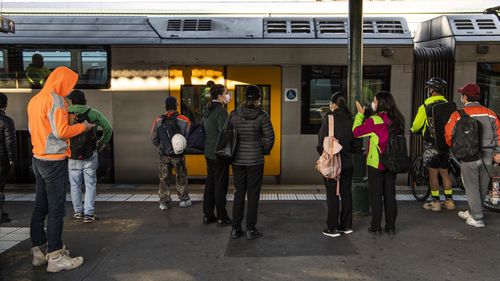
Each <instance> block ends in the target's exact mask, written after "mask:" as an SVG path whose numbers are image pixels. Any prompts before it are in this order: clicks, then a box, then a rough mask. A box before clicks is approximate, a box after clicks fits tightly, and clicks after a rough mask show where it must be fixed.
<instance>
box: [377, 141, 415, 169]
mask: <svg viewBox="0 0 500 281" xmlns="http://www.w3.org/2000/svg"><path fill="white" fill-rule="evenodd" d="M380 162H381V163H382V165H384V167H385V168H386V169H387V170H389V171H390V172H393V173H397V174H398V173H407V172H409V171H410V167H411V161H410V157H408V149H407V148H406V138H405V136H404V135H398V134H391V133H390V134H389V140H388V142H387V148H386V150H385V151H384V153H383V154H381V155H380Z"/></svg>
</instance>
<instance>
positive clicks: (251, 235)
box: [247, 228, 263, 240]
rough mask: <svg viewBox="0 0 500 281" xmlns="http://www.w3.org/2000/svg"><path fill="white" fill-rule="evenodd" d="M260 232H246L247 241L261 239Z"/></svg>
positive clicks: (253, 230)
mask: <svg viewBox="0 0 500 281" xmlns="http://www.w3.org/2000/svg"><path fill="white" fill-rule="evenodd" d="M262 235H263V234H262V232H260V231H258V230H257V229H256V228H254V229H250V230H247V240H254V239H257V238H260V237H262Z"/></svg>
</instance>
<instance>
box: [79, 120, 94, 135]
mask: <svg viewBox="0 0 500 281" xmlns="http://www.w3.org/2000/svg"><path fill="white" fill-rule="evenodd" d="M82 124H83V125H85V132H87V131H88V130H90V129H92V128H94V127H95V124H92V123H89V122H87V120H85V121H83V123H82Z"/></svg>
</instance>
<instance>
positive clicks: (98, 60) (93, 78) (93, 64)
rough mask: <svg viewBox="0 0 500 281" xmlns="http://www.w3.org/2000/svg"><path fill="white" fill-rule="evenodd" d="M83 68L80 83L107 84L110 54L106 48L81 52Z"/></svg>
mask: <svg viewBox="0 0 500 281" xmlns="http://www.w3.org/2000/svg"><path fill="white" fill-rule="evenodd" d="M81 59H82V63H81V70H80V71H79V72H80V77H81V78H80V80H79V81H78V85H79V86H80V87H83V85H85V86H87V88H88V87H92V86H105V85H106V84H107V81H108V54H107V53H106V51H104V50H95V51H91V50H85V51H82V52H81Z"/></svg>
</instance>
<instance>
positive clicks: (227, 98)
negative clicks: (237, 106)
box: [224, 94, 231, 103]
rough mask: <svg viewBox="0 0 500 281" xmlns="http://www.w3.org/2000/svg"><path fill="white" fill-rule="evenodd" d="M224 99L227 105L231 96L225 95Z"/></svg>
mask: <svg viewBox="0 0 500 281" xmlns="http://www.w3.org/2000/svg"><path fill="white" fill-rule="evenodd" d="M224 97H225V98H226V103H229V101H230V100H231V95H230V94H226V95H225V96H224Z"/></svg>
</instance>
